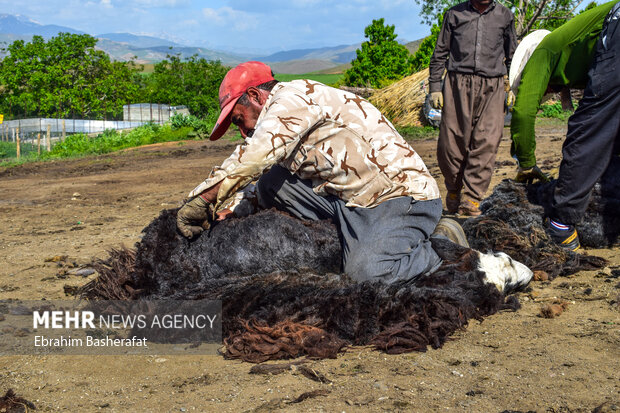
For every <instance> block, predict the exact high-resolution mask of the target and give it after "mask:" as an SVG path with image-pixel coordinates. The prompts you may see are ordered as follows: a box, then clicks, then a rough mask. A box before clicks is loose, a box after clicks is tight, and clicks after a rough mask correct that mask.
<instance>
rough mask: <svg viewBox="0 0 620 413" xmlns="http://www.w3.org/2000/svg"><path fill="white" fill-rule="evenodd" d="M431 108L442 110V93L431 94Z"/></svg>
mask: <svg viewBox="0 0 620 413" xmlns="http://www.w3.org/2000/svg"><path fill="white" fill-rule="evenodd" d="M431 106H432V107H433V108H435V109H441V108H443V92H431Z"/></svg>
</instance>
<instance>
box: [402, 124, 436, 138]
mask: <svg viewBox="0 0 620 413" xmlns="http://www.w3.org/2000/svg"><path fill="white" fill-rule="evenodd" d="M396 130H397V131H398V133H400V135H401V136H402V137H403V138H405V139H406V140H408V141H418V140H424V139H435V138H437V137H438V136H439V129H437V128H433V127H432V126H403V127H397V128H396Z"/></svg>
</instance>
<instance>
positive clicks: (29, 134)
mask: <svg viewBox="0 0 620 413" xmlns="http://www.w3.org/2000/svg"><path fill="white" fill-rule="evenodd" d="M175 114H183V115H189V110H188V109H187V107H186V106H170V105H165V104H158V103H135V104H131V105H125V106H123V120H93V119H56V118H29V119H15V120H7V121H5V122H3V123H2V124H0V140H2V141H5V142H16V141H17V139H18V138H19V141H20V142H23V143H26V142H27V143H34V142H40V143H42V144H43V145H44V146H47V147H48V148H49V147H50V143H51V142H53V141H57V140H64V138H65V137H66V136H67V135H71V134H76V133H83V134H99V133H102V132H104V131H105V130H107V129H116V130H120V129H133V128H137V127H138V126H141V125H144V124H147V123H159V124H163V123H166V122H167V121H168V120H170V117H171V116H173V115H175Z"/></svg>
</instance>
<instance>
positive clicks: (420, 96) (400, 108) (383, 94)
mask: <svg viewBox="0 0 620 413" xmlns="http://www.w3.org/2000/svg"><path fill="white" fill-rule="evenodd" d="M427 85H428V69H424V70H422V71H420V72H418V73H414V74H412V75H411V76H407V77H406V78H404V79H401V80H399V81H398V82H396V83H392V84H391V85H390V86H388V87H385V88H383V89H379V90H377V91H376V92H375V93H373V94H372V96H370V98H369V100H370V102H372V104H373V105H375V106H376V107H377V108H378V109H379V110H380V111H381V112H382V113H383V114H384V115H385V116H387V117H388V119H390V120H391V121H392V123H393V124H394V125H396V126H422V124H423V122H424V114H423V112H422V106H423V105H424V100H425V99H426V94H427V90H426V89H427Z"/></svg>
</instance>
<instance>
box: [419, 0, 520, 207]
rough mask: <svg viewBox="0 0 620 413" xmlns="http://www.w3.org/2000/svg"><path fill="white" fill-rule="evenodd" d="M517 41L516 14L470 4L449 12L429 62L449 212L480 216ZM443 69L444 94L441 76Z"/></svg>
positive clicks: (473, 0) (480, 0)
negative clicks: (439, 118)
mask: <svg viewBox="0 0 620 413" xmlns="http://www.w3.org/2000/svg"><path fill="white" fill-rule="evenodd" d="M516 45H517V41H516V35H515V27H514V15H513V14H512V12H511V11H510V10H509V9H508V8H506V7H504V6H502V5H501V4H499V3H497V2H495V1H492V0H470V1H466V2H464V3H461V4H458V5H456V6H454V7H452V8H451V9H450V10H448V11H447V12H446V14H445V16H444V20H443V25H442V27H441V31H440V32H439V37H438V38H437V45H436V46H435V51H434V52H433V56H432V57H431V60H430V65H429V70H430V76H429V83H430V95H431V102H432V105H433V107H434V108H436V109H442V116H441V124H440V126H439V141H438V144H437V160H438V163H439V168H440V169H441V173H442V174H443V176H444V180H445V184H446V189H447V190H448V196H447V197H446V209H447V210H448V213H451V214H454V213H458V214H460V215H465V216H477V215H480V209H479V208H478V206H479V202H480V200H481V199H482V198H483V197H484V194H485V193H486V191H487V189H488V187H489V184H490V182H491V176H492V175H493V168H494V166H495V156H496V154H497V149H498V147H499V142H500V140H501V138H502V131H503V128H504V104H505V101H506V100H507V102H506V103H507V104H508V105H510V104H512V101H513V100H514V95H513V94H512V93H511V92H510V93H509V94H508V97H506V89H507V88H506V87H505V85H504V75H506V74H507V73H508V70H509V69H510V61H511V59H512V54H513V53H514V50H515V48H516ZM444 69H447V71H448V73H447V75H446V77H445V81H444V85H443V92H442V87H441V77H442V75H443V72H444Z"/></svg>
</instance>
